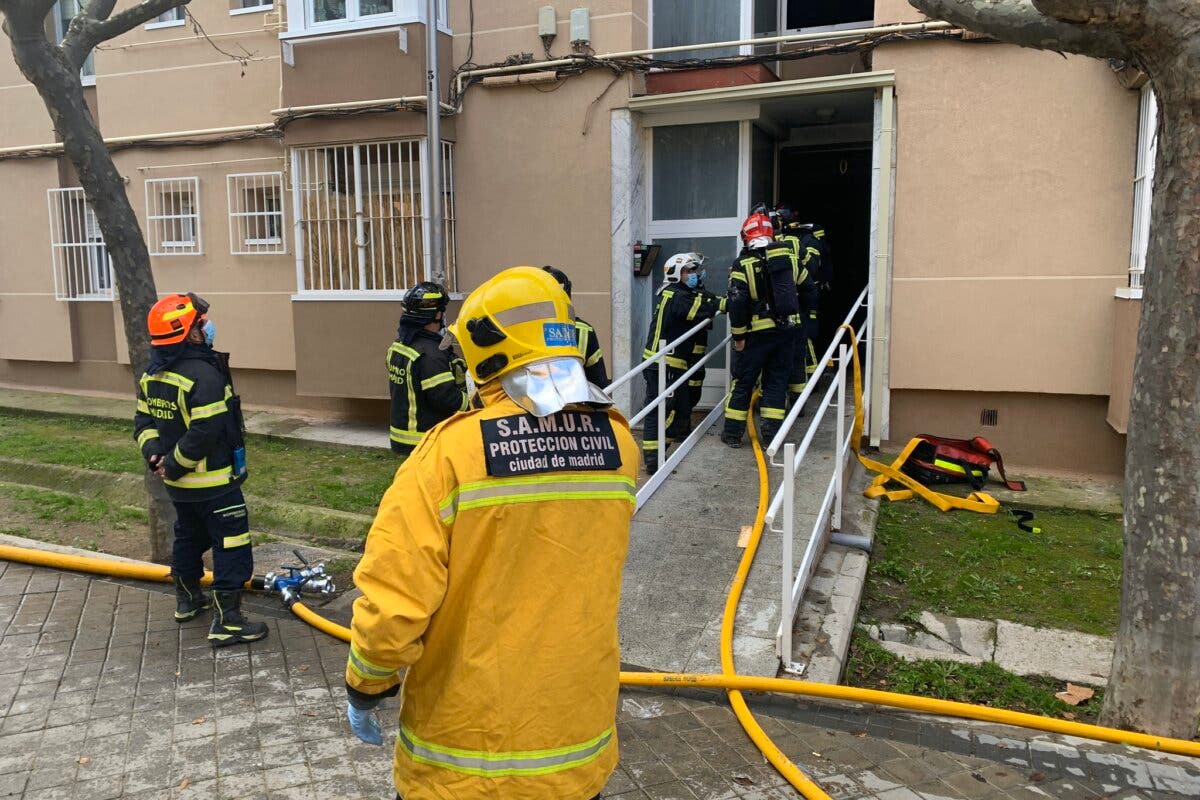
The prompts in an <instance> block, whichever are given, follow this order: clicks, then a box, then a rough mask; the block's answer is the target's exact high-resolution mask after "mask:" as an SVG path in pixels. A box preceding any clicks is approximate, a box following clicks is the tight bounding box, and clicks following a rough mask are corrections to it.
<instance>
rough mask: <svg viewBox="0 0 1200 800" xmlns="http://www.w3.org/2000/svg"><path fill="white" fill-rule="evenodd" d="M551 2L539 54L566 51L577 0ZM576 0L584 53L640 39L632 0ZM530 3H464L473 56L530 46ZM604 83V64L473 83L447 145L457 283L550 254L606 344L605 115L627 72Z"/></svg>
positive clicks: (548, 260)
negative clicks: (587, 29)
mask: <svg viewBox="0 0 1200 800" xmlns="http://www.w3.org/2000/svg"><path fill="white" fill-rule="evenodd" d="M451 5H452V8H453V11H452V15H451V21H452V24H453V26H454V30H455V31H456V34H455V60H456V61H461V60H462V59H464V58H465V56H466V47H467V40H468V38H469V37H467V36H466V34H465V32H466V31H467V30H468V25H467V20H466V15H465V11H466V4H465V3H452V4H451ZM552 5H554V6H555V9H556V11H557V16H558V22H559V36H558V39H557V40H556V41H555V42H554V45H553V48H552V50H551V53H552V54H553V55H556V56H557V55H561V54H563V53H566V52H569V50H570V48H569V43H568V41H567V40H568V39H569V38H570V37H569V35H568V17H569V14H570V10H571V9H572V8H574V7H575V6H576V5H578V4H577V3H574V2H569V0H558V2H555V3H552ZM588 5H589V8H590V9H591V11H592V47H593V49H595V50H596V52H613V51H617V50H624V49H630V48H633V47H641V46H644V43H645V35H646V33H645V31H646V26H645V2H644V0H635V1H634V2H631V0H604V1H603V2H598V3H589V4H588ZM537 7H538V4H529V3H525V2H519V1H518V0H497V2H491V3H484V4H480V3H476V8H475V52H474V57H473V58H474V61H476V62H477V63H489V62H492V61H496V60H500V59H503V58H504V57H505V56H507V55H509V54H511V53H518V52H522V51H525V52H534V53H538V54H540V53H541V52H542V45H541V41H540V40H539V39H538V36H537ZM612 81H613V76H612V75H611V74H608V73H605V72H603V71H593V72H589V73H587V74H586V75H584V76H582V77H578V78H573V79H571V80H569V81H566V82H565V83H563V84H562V85H561V87H559V88H555V87H554V86H539V87H536V88H535V87H528V86H525V87H505V88H493V87H485V86H475V87H473V88H471V89H470V90H469V91H468V92H467V95H466V99H465V113H464V114H463V115H462V116H460V117H459V118H458V119H457V128H456V131H457V146H456V150H455V159H456V164H455V169H456V172H457V176H458V181H457V186H456V187H455V188H456V192H457V212H458V220H459V223H458V225H459V229H458V256H459V276H460V287H461V288H463V289H464V290H469V289H471V288H473V287H474V286H477V285H478V284H479V283H480V282H482V281H483V280H484V279H486V278H487V277H488V276H490V275H493V274H495V273H496V272H497V271H498V270H499V269H502V268H504V267H509V266H514V265H519V264H532V265H535V266H540V265H543V264H554V265H556V266H558V267H560V268H562V269H563V270H564V271H566V272H567V273H568V274H569V275H570V277H571V281H572V283H573V285H574V300H575V305H576V307H577V309H578V311H579V314H580V315H581V316H583V317H584V318H585V319H587V320H588V321H589V322H590V323H591V324H592V325H593V326H595V327H596V329H597V332H598V333H599V336H600V339H601V343H602V345H603V346H604V347H605V349H606V350H608V351H611V347H612V343H611V331H612V324H613V321H612V303H611V289H612V257H611V233H610V227H611V226H610V220H611V207H612V202H611V186H612V179H611V174H612V173H611V169H612V157H611V145H610V141H611V133H610V118H611V111H612V109H613V108H618V107H621V106H624V105H625V103H626V102H627V100H628V97H629V93H630V88H629V85H630V84H629V78H627V77H622V78H620V79H618V80H617V81H616V83H615V84H614V85H612V86H611V87H610V86H609V84H610V83H611V82H612ZM550 89H553V90H554V91H548V90H550ZM539 90H541V91H539ZM606 90H607V91H606ZM602 94H603V97H601V95H602ZM598 98H599V99H598Z"/></svg>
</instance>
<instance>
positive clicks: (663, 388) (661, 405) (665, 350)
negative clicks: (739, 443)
mask: <svg viewBox="0 0 1200 800" xmlns="http://www.w3.org/2000/svg"><path fill="white" fill-rule="evenodd" d="M710 324H712V320H707V319H706V320H704V321H702V322H698V323H696V325H695V326H693V327H692V328H689V329H688V331H687V332H686V333H684V334H683V335H682V336H680V337H679V338H677V339H675V341H673V342H668V341H667V340H665V339H663V340H662V341H661V342H659V348H658V350H657V351H656V352H655V353H654V355H653V356H651V357H650V358H647V359H646V360H645V361H643V362H642V363H640V364H638V365H637V366H636V367H634V368H633V369H631V370H629V372H626V373H625V374H624V375H622V376H621V377H619V378H617V379H616V380H614V381H613V382H612V383H610V384H609V385H608V386H607V387H606V388H605V389H604V392H605V394H607V395H608V396H609V397H611V396H612V394H613V392H614V391H616V390H617V389H619V388H620V387H622V386H624V385H625V384H627V383H629V382H630V381H632V380H633V379H634V378H636V377H637V376H638V375H640V374H642V373H643V372H644V371H646V370H647V369H649V368H650V366H651V365H653V364H658V365H659V368H658V394H657V395H655V396H654V397H653V398H651V399H650V400H649V401H648V402H647V403H646V405H645V407H644V408H642V410H641V411H639V412H638V413H636V414H634V415H633V416H632V417H630V419H629V427H631V428H632V427H634V426H636V425H638V424H639V423H640V422H641V421H642V420H644V419H645V418H646V417H647V416H648V415H649V414H651V413H655V414H658V472H656V473H654V475H653V476H652V477H651V478H650V480H648V481H647V482H646V483H645V485H644V486H642V488H641V489H639V490H638V493H637V507H638V508H639V509H640V508H641V507H642V506H644V505H645V504H646V503H647V501H649V500H650V498H651V497H652V496H653V495H654V493H655V492H656V491H658V487H660V486H662V485H663V482H664V481H666V479H667V478H668V476H670V474H671V471H672V470H673V469H675V467H677V466H679V462H681V461H683V459H684V457H685V456H686V455H687V454H688V453H689V452H691V450H692V448H693V447H695V446H696V443H697V442H699V441H700V438H701V437H702V436H704V434H705V433H706V432H707V431H708V429H709V428H711V427H712V426H713V424H714V423H715V422H716V421H717V420H718V419H720V418H721V416H722V415H723V414H724V412H725V409H724V406H725V402H724V399H722V401H721V402H720V403H717V404H716V406H715V407H714V408H713V410H712V411H710V412H709V413H708V416H706V417H705V418H704V420H703V421H702V422H701V423H700V424H699V425H697V426H696V427H695V428H694V429H693V430H692V432H691V433H690V434H689V435H688V437H687V438H686V439H684V440H683V441H682V442H680V443H679V444H678V445H677V446H676V447H675V450H674V451H673V452H672V453H671V455H670V457H669V458H668V457H667V456H666V447H667V400H669V399H670V398H671V397H672V396H673V395H674V394H675V392H677V391H681V390H682V391H685V392H686V391H688V385H687V383H688V380H689V379H690V378H691V377H692V376H693V375H695V374H696V373H697V372H699V371H700V370H701V369H703V368H704V365H705V364H707V363H708V362H709V361H710V360H711V359H712V358H714V357H715V356H716V355H717V354H719V353H721V352H722V351H723V352H724V353H725V365H726V370H725V394H724V397H728V396H729V369H728V367H729V364H730V361H729V350H730V347H729V343H730V341H731V337H730V336H729V335H726V336H725V338H724V339H722V340H721V341H720V342H718V343H717V345H716V346H715V347H711V348H709V350H708V352H707V353H705V354H704V356H703V357H702V358H701V359H700V360H699V361H697V362H696V363H695V364H693V365H692V366H691V367H689V368H688V369H687V370H686V371H685V372H684V373H683V374H682V375H680V376H679V377H678V378H676V379H675V381H674V383H672V384H670V385H669V386H668V385H667V370H666V364H665V359H666V357H667V356H669V355H673V354H674V352H675V349H676V348H677V347H679V346H680V345H682V344H684V343H685V342H687V341H688V340H690V339H691V338H692V337H693V336H695V335H696V334H698V333H700V332H701V331H704V330H706V329H707V328H708V326H709V325H710ZM629 411H632V409H629Z"/></svg>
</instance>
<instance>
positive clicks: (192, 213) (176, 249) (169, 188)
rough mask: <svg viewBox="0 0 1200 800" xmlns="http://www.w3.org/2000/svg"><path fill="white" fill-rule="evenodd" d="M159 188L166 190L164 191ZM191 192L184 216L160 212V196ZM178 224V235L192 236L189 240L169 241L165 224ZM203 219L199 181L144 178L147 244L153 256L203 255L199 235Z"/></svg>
mask: <svg viewBox="0 0 1200 800" xmlns="http://www.w3.org/2000/svg"><path fill="white" fill-rule="evenodd" d="M162 187H166V188H165V189H164V188H162ZM184 190H186V191H188V192H190V193H191V202H190V204H189V205H188V208H189V210H188V211H187V212H186V213H170V214H164V213H161V211H162V208H163V204H162V201H161V199H160V198H161V196H162V195H163V194H164V191H165V192H169V193H171V194H176V193H180V192H182V191H184ZM175 222H178V225H179V228H180V231H181V232H185V233H188V234H190V235H191V238H188V239H168V238H166V235H165V232H166V231H167V230H168V229H169V228H168V225H171V224H173V223H175ZM202 223H203V220H202V218H201V210H200V179H199V178H197V177H187V178H147V179H146V245H147V247H148V248H149V250H150V255H152V256H199V255H204V240H203V238H202V236H201V226H202Z"/></svg>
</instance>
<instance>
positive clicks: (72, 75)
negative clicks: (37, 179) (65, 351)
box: [5, 9, 175, 563]
mask: <svg viewBox="0 0 1200 800" xmlns="http://www.w3.org/2000/svg"><path fill="white" fill-rule="evenodd" d="M5 30H6V32H7V33H8V36H9V39H10V40H11V42H12V52H13V56H14V58H15V60H16V62H17V66H18V67H20V69H21V73H22V74H23V75H24V76H25V77H26V78H27V79H28V80H29V82H30V83H32V84H33V85H34V87H36V88H37V91H38V94H39V95H41V98H42V102H43V103H45V105H46V110H47V111H48V112H49V113H50V120H51V121H52V122H53V123H54V128H55V130H56V131H57V132H58V134H59V136H60V137H61V138H62V143H63V150H64V152H65V153H66V155H67V158H69V159H70V161H71V164H72V165H73V166H74V167H75V172H76V173H77V174H78V176H79V182H80V185H81V186H82V187H83V191H84V195H85V196H86V197H87V200H88V202H89V203H90V204H91V206H92V209H93V210H94V211H95V213H96V220H97V222H98V223H99V224H100V229H101V231H103V233H104V243H105V245H106V246H107V247H108V251H109V253H110V254H111V255H112V265H113V273H114V275H115V279H116V286H117V297H118V299H119V302H120V303H121V316H122V319H123V320H124V323H125V341H126V342H127V343H128V346H129V358H130V362H131V364H132V368H133V376H134V377H135V378H136V376H138V375H141V374H142V373H143V372H144V371H145V370H146V366H147V365H148V364H149V362H150V340H149V335H148V333H147V331H146V323H145V320H146V314H147V312H148V311H149V310H150V307H151V306H152V305H153V304H154V303H155V301H156V300H157V299H158V294H157V292H156V291H155V287H154V275H153V274H152V273H151V271H150V253H149V251H148V250H147V249H146V241H145V239H144V237H143V236H142V231H141V228H140V226H139V225H138V220H137V215H136V214H134V211H133V207H132V206H131V205H130V203H129V196H128V195H127V194H126V192H125V179H124V178H123V177H122V176H121V174H120V173H119V172H118V171H117V168H116V165H115V164H113V160H112V155H111V154H110V153H109V151H108V147H107V146H106V145H105V144H104V138H103V136H101V134H100V131H99V129H98V128H97V127H96V123H95V121H94V120H93V119H92V115H91V112H90V111H89V110H88V107H87V103H86V102H85V101H84V98H83V87H82V85H81V83H80V80H79V75H78V70H76V69H74V68H73V67H72V66H71V65H70V63H69V62H68V61H67V59H66V58H65V57H64V56H63V54H62V51H61V50H60V49H59V48H58V47H56V46H54V45H53V44H52V43H51V42H50V41H49V40H47V38H46V35H45V14H44V12H43V13H42V15H41V17H38V16H37V15H36V13H34V14H30V15H26V14H23V13H21V10H20V9H18V10H15V11H10V12H9V13H8V14H7V15H6V17H5ZM131 409H132V405H131ZM131 416H132V414H131ZM146 484H147V489H148V490H149V491H148V492H147V498H148V501H147V510H148V511H149V514H150V539H151V541H150V549H151V553H152V558H154V560H156V561H163V562H164V563H165V561H169V559H170V553H171V544H172V540H173V529H174V524H175V507H174V506H173V505H172V504H171V502H170V499H169V498H168V497H167V494H166V490H165V488H164V487H163V486H162V481H161V480H160V479H159V478H157V477H156V476H154V475H152V474H151V473H149V472H147V474H146Z"/></svg>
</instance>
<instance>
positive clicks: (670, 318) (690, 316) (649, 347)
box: [642, 283, 725, 370]
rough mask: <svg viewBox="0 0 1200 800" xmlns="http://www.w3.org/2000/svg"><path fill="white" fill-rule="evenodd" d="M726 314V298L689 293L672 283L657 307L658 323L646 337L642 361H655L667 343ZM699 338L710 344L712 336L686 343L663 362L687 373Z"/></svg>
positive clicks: (661, 294)
mask: <svg viewBox="0 0 1200 800" xmlns="http://www.w3.org/2000/svg"><path fill="white" fill-rule="evenodd" d="M724 310H725V298H724V297H717V296H716V295H715V294H712V293H711V292H706V291H704V290H703V289H689V288H688V287H687V286H685V285H684V284H682V283H672V284H669V285H668V286H666V287H665V288H663V289H662V290H661V291H660V292H659V293H658V297H657V299H656V300H655V303H654V319H652V320H651V321H650V332H649V334H648V335H647V336H646V347H645V349H644V350H643V351H642V358H643V359H647V358H652V357H653V356H654V354H655V353H657V352H658V349H659V347H660V346H661V345H662V343H663V342H664V341H665V342H666V343H667V344H670V343H671V342H673V341H675V340H676V339H678V338H679V337H680V336H682V335H683V334H685V333H687V331H688V329H689V328H693V327H695V325H696V323H697V322H701V321H702V320H706V319H712V318H713V317H715V316H716V315H717V314H720V313H722V312H723V311H724ZM697 337H701V338H702V340H703V341H707V339H708V334H707V333H706V332H704V331H700V332H699V333H698V334H696V336H694V337H692V339H690V340H688V341H686V342H684V343H682V344H681V345H679V346H678V347H676V348H675V351H674V352H673V353H672V354H671V355H669V356H666V357H664V358H663V361H665V362H666V363H667V366H668V367H673V368H674V369H680V370H686V369H687V368H688V366H689V365H690V364H694V363H696V362H695V361H694V360H692V354H693V352H692V351H693V348H694V344H695V342H696V341H697Z"/></svg>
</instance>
